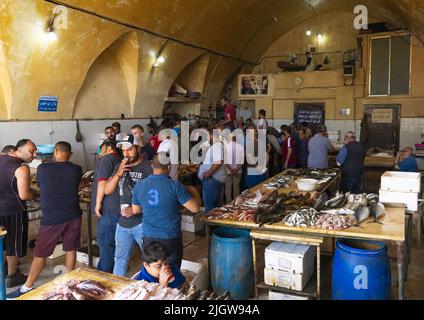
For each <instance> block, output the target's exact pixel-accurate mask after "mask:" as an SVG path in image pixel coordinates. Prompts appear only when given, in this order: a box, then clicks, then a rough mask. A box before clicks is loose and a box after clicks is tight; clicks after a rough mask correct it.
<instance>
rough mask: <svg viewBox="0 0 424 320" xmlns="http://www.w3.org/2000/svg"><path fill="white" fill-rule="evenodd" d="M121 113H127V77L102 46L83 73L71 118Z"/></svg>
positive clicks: (91, 117) (92, 117)
mask: <svg viewBox="0 0 424 320" xmlns="http://www.w3.org/2000/svg"><path fill="white" fill-rule="evenodd" d="M100 110H101V112H99V111H100ZM121 113H123V114H124V115H125V117H126V118H128V117H131V102H130V97H129V93H128V86H127V81H126V79H125V75H124V73H123V72H122V69H121V67H120V65H119V63H118V61H117V60H116V57H115V56H114V54H113V52H112V51H111V50H110V49H106V50H105V51H104V52H103V53H102V54H101V55H100V56H99V57H98V58H97V60H96V61H95V63H94V64H93V65H92V66H91V68H90V70H89V72H88V74H87V77H86V79H85V81H84V84H83V86H82V88H81V90H80V92H79V95H78V98H77V100H76V106H75V113H74V118H76V119H96V118H97V119H98V118H99V117H101V116H102V115H105V116H106V117H105V118H108V117H110V118H120V117H121Z"/></svg>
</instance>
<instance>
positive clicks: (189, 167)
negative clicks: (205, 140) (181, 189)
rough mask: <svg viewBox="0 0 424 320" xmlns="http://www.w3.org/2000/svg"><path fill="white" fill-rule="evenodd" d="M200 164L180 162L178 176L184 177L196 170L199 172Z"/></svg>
mask: <svg viewBox="0 0 424 320" xmlns="http://www.w3.org/2000/svg"><path fill="white" fill-rule="evenodd" d="M197 169H198V166H197V165H196V164H193V163H190V164H180V165H179V166H178V177H180V178H181V177H184V176H187V175H189V174H192V173H194V172H197Z"/></svg>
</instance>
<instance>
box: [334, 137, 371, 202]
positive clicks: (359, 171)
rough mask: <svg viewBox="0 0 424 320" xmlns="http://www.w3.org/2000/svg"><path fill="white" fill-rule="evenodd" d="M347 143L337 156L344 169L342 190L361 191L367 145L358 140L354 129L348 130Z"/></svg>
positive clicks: (356, 192) (357, 192)
mask: <svg viewBox="0 0 424 320" xmlns="http://www.w3.org/2000/svg"><path fill="white" fill-rule="evenodd" d="M344 140H345V143H346V144H345V145H344V146H343V148H342V149H341V150H340V152H339V154H338V156H337V159H336V160H337V164H338V165H339V166H341V169H342V179H341V183H340V185H341V186H340V189H341V191H342V192H352V193H355V194H359V193H361V184H362V175H363V173H364V161H365V155H366V149H365V146H364V145H363V144H362V143H360V142H358V141H356V137H355V134H354V133H353V132H352V131H348V132H346V135H345V138H344Z"/></svg>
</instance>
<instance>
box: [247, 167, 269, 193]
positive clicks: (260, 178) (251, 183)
mask: <svg viewBox="0 0 424 320" xmlns="http://www.w3.org/2000/svg"><path fill="white" fill-rule="evenodd" d="M268 177H269V175H268V171H267V172H265V173H264V174H260V175H249V174H246V175H245V186H246V188H247V189H250V188H253V187H256V186H257V185H258V184H260V183H262V182H264V181H265V180H266V179H268Z"/></svg>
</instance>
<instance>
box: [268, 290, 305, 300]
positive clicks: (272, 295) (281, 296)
mask: <svg viewBox="0 0 424 320" xmlns="http://www.w3.org/2000/svg"><path fill="white" fill-rule="evenodd" d="M268 300H309V299H308V297H301V296H296V295H294V294H287V293H281V292H275V291H269V293H268Z"/></svg>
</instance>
